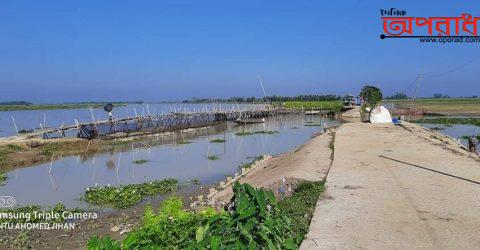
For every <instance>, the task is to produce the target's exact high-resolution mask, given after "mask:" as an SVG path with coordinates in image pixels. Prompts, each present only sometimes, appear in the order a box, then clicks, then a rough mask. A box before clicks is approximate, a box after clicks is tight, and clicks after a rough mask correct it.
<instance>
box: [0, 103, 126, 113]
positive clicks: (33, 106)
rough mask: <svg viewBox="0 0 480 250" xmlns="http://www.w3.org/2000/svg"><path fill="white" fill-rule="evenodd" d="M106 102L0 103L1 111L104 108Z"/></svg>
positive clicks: (115, 104)
mask: <svg viewBox="0 0 480 250" xmlns="http://www.w3.org/2000/svg"><path fill="white" fill-rule="evenodd" d="M105 104H106V103H64V104H31V103H25V104H12V105H9V104H0V111H14V110H51V109H82V108H88V107H92V108H103V106H105ZM112 104H113V105H114V106H126V105H127V103H120V102H116V103H115V102H114V103H112Z"/></svg>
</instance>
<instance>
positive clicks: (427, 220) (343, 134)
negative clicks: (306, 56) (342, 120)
mask: <svg viewBox="0 0 480 250" xmlns="http://www.w3.org/2000/svg"><path fill="white" fill-rule="evenodd" d="M409 126H410V125H409ZM451 142H452V141H449V140H448V139H446V138H439V137H438V136H437V135H435V134H432V133H429V132H427V131H425V130H423V129H420V128H418V127H416V126H411V127H410V128H409V129H405V128H402V127H399V126H394V125H381V124H362V123H348V124H343V125H342V126H341V128H340V129H339V130H338V131H337V133H336V136H335V144H334V145H335V155H334V161H333V165H332V167H331V169H330V172H329V174H328V176H327V191H326V193H325V196H324V197H323V198H321V199H320V200H319V201H318V204H317V207H316V210H315V215H314V218H313V220H312V222H311V225H310V231H309V233H308V235H307V238H306V239H305V240H304V242H303V244H302V246H301V248H302V249H357V248H365V249H480V162H479V161H478V159H477V160H476V159H475V157H471V156H470V157H469V156H466V154H467V153H464V152H463V151H462V150H460V149H458V146H457V145H452V143H451Z"/></svg>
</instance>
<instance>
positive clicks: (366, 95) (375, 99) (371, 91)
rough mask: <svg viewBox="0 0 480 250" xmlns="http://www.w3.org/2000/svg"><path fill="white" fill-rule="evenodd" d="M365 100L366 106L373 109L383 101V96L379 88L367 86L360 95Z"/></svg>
mask: <svg viewBox="0 0 480 250" xmlns="http://www.w3.org/2000/svg"><path fill="white" fill-rule="evenodd" d="M359 96H360V97H361V98H363V100H365V102H366V105H368V106H370V107H373V106H375V105H377V104H378V103H380V102H381V101H382V98H383V95H382V91H380V89H379V88H377V87H374V86H368V85H367V86H365V87H363V88H362V90H361V91H360V95H359Z"/></svg>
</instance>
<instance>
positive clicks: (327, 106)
mask: <svg viewBox="0 0 480 250" xmlns="http://www.w3.org/2000/svg"><path fill="white" fill-rule="evenodd" d="M284 104H285V105H284V107H285V108H296V109H301V108H302V107H303V108H304V109H323V110H331V111H340V109H341V108H342V106H343V104H342V101H306V102H303V101H291V102H284Z"/></svg>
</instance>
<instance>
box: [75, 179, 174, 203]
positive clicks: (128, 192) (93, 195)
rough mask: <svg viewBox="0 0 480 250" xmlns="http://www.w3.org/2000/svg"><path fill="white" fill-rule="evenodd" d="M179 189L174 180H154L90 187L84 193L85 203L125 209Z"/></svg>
mask: <svg viewBox="0 0 480 250" xmlns="http://www.w3.org/2000/svg"><path fill="white" fill-rule="evenodd" d="M178 188H179V186H178V181H177V180H175V179H164V180H155V181H151V182H147V183H142V184H130V185H120V186H117V187H110V186H106V187H91V188H87V190H86V191H85V195H84V198H85V200H86V201H87V202H90V203H93V204H97V205H105V206H113V207H116V208H126V207H130V206H132V205H135V204H137V203H138V202H140V201H141V200H142V199H143V198H144V197H146V196H154V195H159V194H162V195H165V194H169V193H172V192H175V191H176V190H177V189H178Z"/></svg>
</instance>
